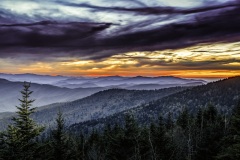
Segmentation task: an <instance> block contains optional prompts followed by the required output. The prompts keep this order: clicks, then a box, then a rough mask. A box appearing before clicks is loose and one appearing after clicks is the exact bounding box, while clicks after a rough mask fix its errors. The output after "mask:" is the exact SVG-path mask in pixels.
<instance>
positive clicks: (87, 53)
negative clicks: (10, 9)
mask: <svg viewBox="0 0 240 160" xmlns="http://www.w3.org/2000/svg"><path fill="white" fill-rule="evenodd" d="M61 4H62V5H64V6H71V7H79V8H89V9H93V10H94V11H97V12H105V11H108V13H107V14H111V12H112V11H114V12H117V13H118V12H121V13H122V12H126V13H124V14H128V12H131V13H134V15H136V16H138V15H139V14H143V16H144V17H146V18H145V19H144V20H142V19H139V21H138V20H137V18H136V20H135V21H134V22H130V23H127V24H121V23H120V24H115V23H110V22H104V21H103V22H99V20H98V19H95V22H62V21H61V22H59V21H58V20H57V19H55V20H52V19H51V20H48V21H41V22H34V23H30V21H29V22H28V23H26V22H25V21H24V22H23V23H20V22H19V21H17V20H15V22H18V23H12V21H13V20H14V19H17V18H16V17H14V15H10V14H9V16H6V15H8V13H7V11H3V10H2V11H1V10H0V14H3V15H4V16H2V15H0V21H1V23H0V35H1V36H0V57H16V55H18V54H32V55H34V56H35V57H36V58H41V57H42V56H48V57H51V56H52V57H55V56H59V55H60V56H66V57H68V56H77V57H78V56H79V57H82V58H85V59H93V60H98V59H103V58H107V57H110V56H112V55H115V54H118V53H124V52H128V51H154V50H162V49H177V48H184V47H188V46H191V45H196V44H199V43H208V42H236V41H239V40H240V17H239V13H240V6H239V4H240V3H237V1H236V2H235V3H226V4H221V5H216V6H210V7H208V6H206V7H198V8H190V9H179V8H173V7H163V6H161V7H154V8H151V7H146V6H144V4H141V5H142V7H141V8H140V7H139V8H123V7H122V8H121V7H101V6H93V5H89V4H73V3H66V2H64V3H63V2H62V3H61ZM163 15H167V18H166V19H163V18H162V17H161V16H163ZM158 16H159V18H158ZM9 17H10V18H11V17H12V18H13V20H10V19H9ZM27 18H29V17H27ZM132 18H133V19H134V18H135V17H134V16H132ZM138 18H139V16H138ZM25 19H26V17H25ZM175 19H176V21H174V22H171V23H167V24H162V25H157V26H158V27H156V25H155V24H158V23H159V22H160V21H163V22H165V21H168V20H175ZM35 20H36V17H35V19H34V21H35ZM10 22H11V23H10ZM152 25H155V26H154V27H152ZM148 26H149V27H148Z"/></svg>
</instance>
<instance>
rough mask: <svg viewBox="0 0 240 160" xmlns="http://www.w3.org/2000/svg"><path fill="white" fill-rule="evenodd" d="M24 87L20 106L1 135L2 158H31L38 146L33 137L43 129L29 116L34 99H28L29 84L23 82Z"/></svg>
mask: <svg viewBox="0 0 240 160" xmlns="http://www.w3.org/2000/svg"><path fill="white" fill-rule="evenodd" d="M23 87H24V89H23V90H22V91H21V94H22V99H19V101H20V102H21V104H20V106H17V110H18V111H17V112H16V113H17V116H16V117H14V118H13V119H12V121H13V124H12V125H9V126H8V128H7V131H6V132H5V133H4V135H3V136H2V138H3V141H4V142H5V151H3V156H5V158H4V159H11V160H15V159H16V160H32V159H36V158H35V154H36V153H35V151H36V150H37V148H38V146H37V144H36V141H35V138H36V137H37V136H39V135H40V133H41V132H42V131H43V129H44V128H43V127H39V126H37V125H36V123H35V122H34V121H33V119H32V118H31V117H30V116H31V114H32V113H34V111H35V108H32V103H33V102H34V100H31V99H29V98H30V95H31V94H32V93H33V92H32V91H30V90H29V88H30V84H29V83H26V82H24V84H23Z"/></svg>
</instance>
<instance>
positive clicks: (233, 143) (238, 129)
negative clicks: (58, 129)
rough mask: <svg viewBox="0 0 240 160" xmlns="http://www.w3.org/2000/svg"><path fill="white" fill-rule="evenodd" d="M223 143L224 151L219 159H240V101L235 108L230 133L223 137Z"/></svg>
mask: <svg viewBox="0 0 240 160" xmlns="http://www.w3.org/2000/svg"><path fill="white" fill-rule="evenodd" d="M222 143H223V144H222V146H223V147H222V151H221V153H219V155H218V156H217V159H222V160H225V159H228V160H236V159H240V101H239V103H238V105H237V106H236V107H235V108H234V110H233V116H232V118H231V121H230V129H229V134H228V135H227V136H225V137H224V138H223V140H222Z"/></svg>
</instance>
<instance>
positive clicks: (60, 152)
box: [51, 111, 68, 160]
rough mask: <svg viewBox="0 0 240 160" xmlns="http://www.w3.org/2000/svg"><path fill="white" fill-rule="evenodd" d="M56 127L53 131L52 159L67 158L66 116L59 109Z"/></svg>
mask: <svg viewBox="0 0 240 160" xmlns="http://www.w3.org/2000/svg"><path fill="white" fill-rule="evenodd" d="M56 123H57V126H56V129H55V130H53V131H52V133H51V135H52V148H53V155H52V158H51V159H54V160H65V159H67V158H68V149H67V136H66V133H65V125H64V118H63V116H62V113H61V112H60V111H59V112H58V114H57V118H56Z"/></svg>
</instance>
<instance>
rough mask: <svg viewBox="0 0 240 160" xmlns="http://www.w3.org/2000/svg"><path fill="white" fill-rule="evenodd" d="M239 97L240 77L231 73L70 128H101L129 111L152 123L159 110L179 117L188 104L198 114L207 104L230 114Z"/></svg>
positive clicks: (163, 113) (141, 120)
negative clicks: (222, 78)
mask: <svg viewBox="0 0 240 160" xmlns="http://www.w3.org/2000/svg"><path fill="white" fill-rule="evenodd" d="M239 100H240V77H232V78H228V79H224V80H220V81H217V82H212V83H209V84H207V85H203V86H197V87H193V88H189V89H187V90H184V91H182V92H177V93H175V94H171V95H169V96H166V97H163V98H162V99H159V100H156V101H154V102H150V103H148V104H145V105H142V106H138V107H135V108H133V109H129V110H126V111H123V112H119V113H116V114H114V115H111V116H108V117H106V118H101V119H98V120H91V121H87V122H82V123H76V124H74V125H72V126H71V127H70V130H72V131H74V132H76V131H79V130H81V129H85V130H87V129H89V128H99V127H100V128H101V127H103V126H104V124H115V123H123V120H124V116H125V115H126V114H128V113H130V114H133V115H134V116H135V118H136V119H137V120H138V121H139V122H140V123H141V124H149V123H150V122H152V121H153V120H155V119H157V117H158V116H159V114H161V115H163V116H164V117H165V118H166V117H167V115H168V113H171V115H173V117H174V118H176V117H177V116H178V115H179V113H180V112H181V111H182V109H183V108H187V109H188V110H189V111H190V112H191V113H192V114H195V113H196V112H197V110H198V109H199V108H203V107H207V106H208V105H214V106H216V108H217V109H218V111H219V112H220V113H222V114H224V115H226V116H228V115H230V114H231V110H232V108H233V107H234V106H235V105H236V104H237V103H238V101H239Z"/></svg>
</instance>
